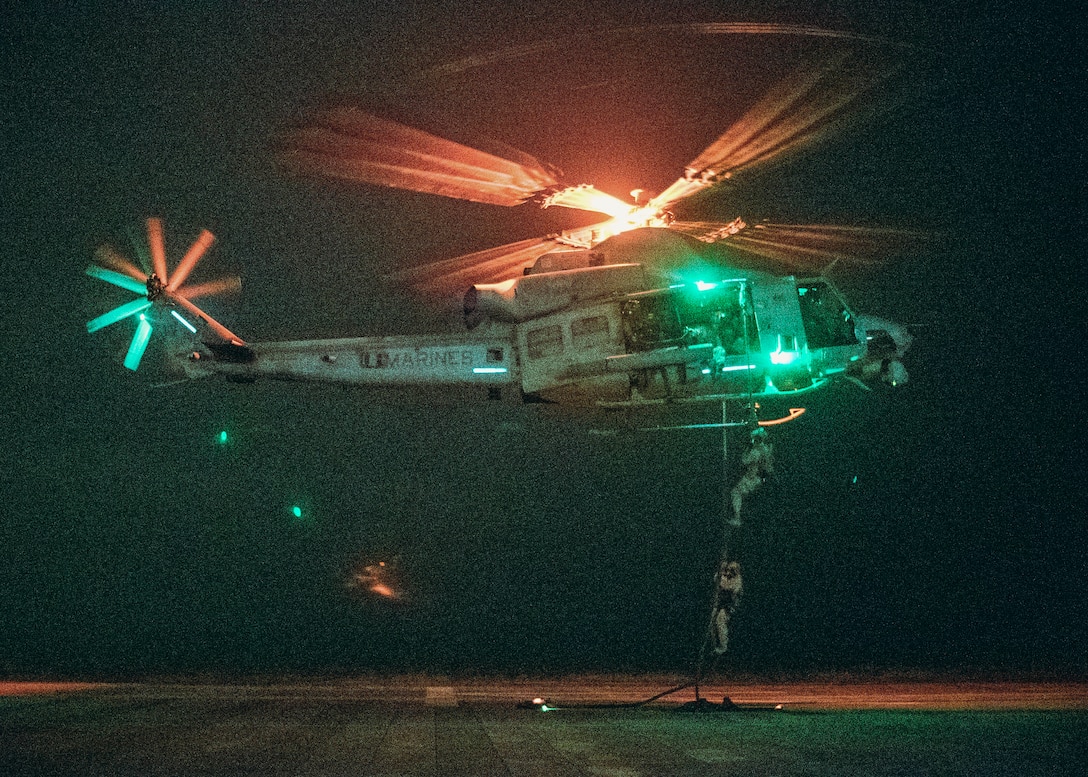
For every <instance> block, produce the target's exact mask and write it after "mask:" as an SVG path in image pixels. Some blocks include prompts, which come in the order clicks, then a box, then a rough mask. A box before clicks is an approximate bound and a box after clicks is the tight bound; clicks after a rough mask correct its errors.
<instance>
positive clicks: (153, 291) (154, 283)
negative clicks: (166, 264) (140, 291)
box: [147, 273, 166, 302]
mask: <svg viewBox="0 0 1088 777" xmlns="http://www.w3.org/2000/svg"><path fill="white" fill-rule="evenodd" d="M164 293H166V284H165V283H163V282H162V281H160V280H159V276H158V275H155V274H154V273H152V274H151V275H149V276H147V299H148V301H149V302H155V301H157V300H158V299H160V298H161V297H162V295H163V294H164Z"/></svg>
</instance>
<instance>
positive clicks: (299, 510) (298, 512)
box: [291, 505, 302, 518]
mask: <svg viewBox="0 0 1088 777" xmlns="http://www.w3.org/2000/svg"><path fill="white" fill-rule="evenodd" d="M291 515H293V516H295V517H296V518H301V517H302V508H301V507H299V506H298V505H295V506H294V507H292V508H291Z"/></svg>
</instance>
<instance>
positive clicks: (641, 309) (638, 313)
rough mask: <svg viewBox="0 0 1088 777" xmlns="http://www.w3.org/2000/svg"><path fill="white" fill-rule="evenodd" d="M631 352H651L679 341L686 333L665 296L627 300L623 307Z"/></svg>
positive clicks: (625, 331) (628, 346)
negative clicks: (653, 349)
mask: <svg viewBox="0 0 1088 777" xmlns="http://www.w3.org/2000/svg"><path fill="white" fill-rule="evenodd" d="M620 312H621V314H622V316H623V337H624V340H625V341H626V344H627V350H628V351H648V350H650V349H652V348H662V347H665V346H668V345H672V344H674V343H678V342H680V339H681V338H682V337H683V334H684V330H683V327H682V326H681V325H680V319H679V318H678V317H677V315H676V309H675V308H674V307H673V306H672V302H671V301H670V300H669V298H668V297H666V296H665V295H660V296H646V297H639V298H637V299H629V300H625V301H624V302H623V303H622V304H621V305H620Z"/></svg>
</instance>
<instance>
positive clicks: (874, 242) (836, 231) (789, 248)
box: [723, 224, 931, 270]
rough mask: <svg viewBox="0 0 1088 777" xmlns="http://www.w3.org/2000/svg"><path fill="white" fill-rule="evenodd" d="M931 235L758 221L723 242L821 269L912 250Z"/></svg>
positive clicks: (779, 260) (874, 260)
mask: <svg viewBox="0 0 1088 777" xmlns="http://www.w3.org/2000/svg"><path fill="white" fill-rule="evenodd" d="M930 237H931V235H929V234H928V233H926V232H924V231H919V230H906V229H885V228H875V227H854V226H841V225H836V224H756V225H755V226H754V227H750V228H748V229H745V230H743V231H741V232H739V233H737V234H733V235H729V236H727V237H725V238H724V240H723V242H725V243H726V244H727V245H729V246H730V247H732V248H736V249H739V250H741V251H745V252H748V253H750V254H755V255H756V256H761V257H764V258H766V259H771V260H772V261H774V262H777V263H779V264H786V265H792V266H797V267H801V268H805V269H808V270H813V269H819V268H821V267H823V266H825V265H827V264H829V263H831V262H834V261H843V262H848V263H852V264H866V265H872V264H876V263H878V262H880V261H882V260H885V259H889V258H891V257H893V256H896V255H897V254H903V253H907V252H909V251H910V250H911V249H912V248H914V247H916V246H917V245H918V244H920V243H921V242H923V241H925V240H926V239H928V238H930Z"/></svg>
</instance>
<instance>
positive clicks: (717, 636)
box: [712, 559, 744, 655]
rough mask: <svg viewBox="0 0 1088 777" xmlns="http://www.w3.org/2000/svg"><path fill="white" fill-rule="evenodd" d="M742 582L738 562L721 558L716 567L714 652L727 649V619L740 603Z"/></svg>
mask: <svg viewBox="0 0 1088 777" xmlns="http://www.w3.org/2000/svg"><path fill="white" fill-rule="evenodd" d="M743 591H744V582H743V580H742V579H741V576H740V563H738V562H736V561H726V560H724V559H723V560H722V562H721V564H720V565H719V567H718V598H717V601H716V602H715V605H714V616H713V620H712V623H713V630H714V652H715V653H716V654H718V655H721V654H722V653H724V652H725V651H727V650H728V649H729V619H730V617H732V615H733V613H734V612H735V611H736V609H737V605H738V604H740V595H741V593H742V592H743Z"/></svg>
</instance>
